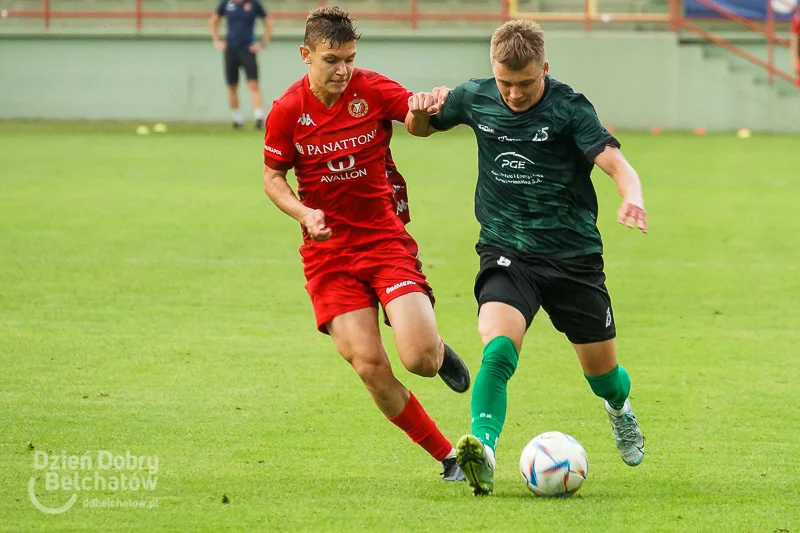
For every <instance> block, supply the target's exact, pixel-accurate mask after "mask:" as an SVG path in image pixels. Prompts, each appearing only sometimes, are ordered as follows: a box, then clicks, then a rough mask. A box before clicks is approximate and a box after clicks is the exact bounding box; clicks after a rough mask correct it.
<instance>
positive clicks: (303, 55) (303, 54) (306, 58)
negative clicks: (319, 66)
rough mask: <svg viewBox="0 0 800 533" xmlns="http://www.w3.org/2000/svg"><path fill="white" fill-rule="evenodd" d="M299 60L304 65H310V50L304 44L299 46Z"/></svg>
mask: <svg viewBox="0 0 800 533" xmlns="http://www.w3.org/2000/svg"><path fill="white" fill-rule="evenodd" d="M300 59H302V60H303V63H305V64H306V65H310V64H311V49H310V48H309V47H308V46H306V45H304V44H301V45H300Z"/></svg>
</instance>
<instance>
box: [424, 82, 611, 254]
mask: <svg viewBox="0 0 800 533" xmlns="http://www.w3.org/2000/svg"><path fill="white" fill-rule="evenodd" d="M458 124H466V125H468V126H469V127H471V128H472V129H473V131H474V132H475V137H476V138H477V141H478V185H477V187H476V188H475V216H476V217H477V219H478V222H479V223H480V225H481V232H480V238H479V242H480V243H481V244H489V245H493V246H499V247H501V248H505V249H508V250H509V251H516V252H518V253H520V254H523V255H539V256H548V257H553V258H570V257H577V256H581V255H588V254H593V253H602V251H603V242H602V240H601V238H600V232H599V231H598V229H597V224H596V221H597V196H596V195H595V192H594V186H593V185H592V180H591V177H590V174H591V172H592V167H593V166H594V158H595V157H597V155H599V154H600V153H601V152H602V151H603V150H604V149H605V147H606V146H615V147H617V148H619V146H620V144H619V141H617V140H616V139H615V138H614V137H613V136H612V135H611V134H610V133H609V132H608V130H606V129H605V128H604V127H603V126H602V125H601V124H600V120H599V119H598V118H597V113H596V112H595V110H594V107H593V106H592V104H591V103H590V102H589V100H587V99H586V97H585V96H583V95H582V94H580V93H576V92H574V91H573V90H572V88H571V87H569V86H568V85H566V84H563V83H561V82H559V81H557V80H555V79H553V78H550V77H549V76H548V77H547V78H546V79H545V90H544V94H543V95H542V98H541V100H539V102H538V103H537V104H536V105H534V106H533V107H532V108H530V109H528V110H527V111H523V112H520V113H518V112H515V111H512V110H511V109H510V108H509V107H508V106H507V105H506V104H505V102H503V98H502V96H501V95H500V91H499V90H498V88H497V84H496V83H495V79H494V78H483V79H472V80H470V81H468V82H466V83H464V84H462V85H459V86H458V87H456V88H455V89H453V90H452V91H451V92H450V94H449V95H448V97H447V100H446V101H445V103H444V106H442V109H441V111H440V112H439V113H438V114H437V115H434V116H432V117H431V126H433V127H434V128H436V129H437V130H447V129H450V128H452V127H454V126H456V125H458Z"/></svg>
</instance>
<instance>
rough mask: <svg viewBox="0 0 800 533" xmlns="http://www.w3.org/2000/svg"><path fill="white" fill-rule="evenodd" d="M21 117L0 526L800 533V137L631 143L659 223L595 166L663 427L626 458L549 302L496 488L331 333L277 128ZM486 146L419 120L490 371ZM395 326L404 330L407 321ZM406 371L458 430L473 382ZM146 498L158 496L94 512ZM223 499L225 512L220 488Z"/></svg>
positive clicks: (622, 300) (637, 366)
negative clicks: (64, 471) (484, 306)
mask: <svg viewBox="0 0 800 533" xmlns="http://www.w3.org/2000/svg"><path fill="white" fill-rule="evenodd" d="M133 129H134V128H133V126H131V125H102V126H98V125H85V124H84V125H51V124H11V123H0V154H2V155H0V159H1V160H2V163H0V365H2V366H1V368H2V370H0V428H1V429H2V433H0V464H2V468H1V469H0V517H2V518H0V530H2V531H13V532H18V531H48V532H49V531H178V530H190V531H213V532H216V531H234V530H236V531H242V530H248V531H266V530H272V531H278V530H281V531H298V530H315V531H340V530H341V531H345V530H359V529H360V530H368V531H460V532H467V531H484V530H486V531H523V530H531V529H535V530H537V531H593V532H595V531H637V532H638V531H726V532H747V531H758V532H770V533H772V532H780V533H785V532H798V531H800V474H799V472H800V458H798V457H799V456H800V415H799V414H798V413H799V412H800V411H798V405H800V385H799V384H800V370H798V368H799V367H800V365H799V364H798V350H799V349H800V328H798V324H799V323H800V230H798V227H799V226H800V214H798V200H800V175H798V171H797V168H798V167H797V157H796V156H797V152H798V146H800V138H798V137H780V136H756V137H754V138H752V139H749V140H740V139H737V138H735V136H733V135H726V136H706V137H702V138H700V137H694V136H688V135H679V134H665V135H661V136H657V137H656V136H650V135H643V134H634V133H621V134H620V135H619V137H620V139H621V141H622V143H623V149H624V151H625V153H626V154H627V156H628V157H629V159H630V161H631V162H632V163H633V164H634V166H635V167H636V168H637V169H638V170H639V172H640V174H641V176H642V179H643V182H644V187H645V200H646V204H647V207H648V210H649V215H650V234H649V235H647V236H642V235H639V234H637V233H635V232H633V231H631V230H628V229H626V228H622V227H619V226H617V225H616V222H615V213H616V207H617V205H618V200H617V197H616V190H615V188H614V186H613V183H612V182H611V180H610V179H608V178H606V177H605V176H604V175H602V173H600V172H596V174H595V184H596V187H597V189H598V195H599V199H600V206H601V215H600V222H599V224H600V228H601V231H602V232H603V235H604V239H605V244H606V261H607V265H608V266H607V273H608V278H609V279H608V285H609V289H610V291H611V294H612V297H613V299H614V305H615V314H616V319H617V324H618V326H617V327H618V333H619V339H618V342H619V349H620V358H621V362H622V363H623V364H624V365H625V366H626V368H627V369H628V371H629V372H630V375H631V378H632V380H633V390H632V399H633V405H634V407H635V408H636V412H637V415H638V418H639V420H640V422H641V425H642V428H643V431H644V433H645V436H646V438H647V457H646V459H645V461H644V463H643V464H642V465H641V466H639V467H637V468H635V469H634V468H629V467H627V466H625V465H624V464H623V463H622V461H621V460H620V458H619V456H618V454H617V451H616V448H615V447H614V445H613V438H612V436H611V432H610V428H609V426H608V421H607V420H606V417H605V413H604V411H603V409H602V405H601V403H600V402H599V401H598V400H597V398H595V397H594V396H593V395H592V393H591V391H590V389H589V387H588V385H587V383H586V382H585V380H584V379H583V376H582V375H581V372H580V367H579V366H578V363H577V360H576V359H575V357H574V354H573V353H572V350H571V348H570V347H569V345H568V343H567V342H566V340H565V339H564V338H562V337H561V336H560V335H559V334H557V333H556V332H555V330H554V329H553V328H552V326H551V325H550V323H549V321H548V319H547V317H546V315H544V314H541V315H539V316H538V317H537V320H536V321H535V323H534V326H533V327H532V329H531V331H530V332H529V334H528V337H527V340H526V346H525V349H524V350H523V353H522V357H521V360H520V367H519V369H518V371H517V374H516V375H515V377H514V378H513V380H512V382H511V385H510V399H509V414H508V420H509V421H508V423H507V425H506V430H505V432H504V434H503V437H502V439H501V444H500V448H499V449H498V460H499V464H498V471H497V479H496V493H495V495H494V496H493V497H491V498H487V499H480V500H476V499H475V498H473V497H472V496H470V495H469V493H468V489H467V487H466V485H464V484H457V485H455V484H447V485H445V484H444V483H442V482H441V481H440V480H439V476H438V472H439V470H440V468H439V465H438V464H437V463H436V462H434V461H433V460H432V459H430V458H429V457H428V456H427V455H426V454H425V453H424V452H423V451H422V450H421V449H419V448H417V447H415V446H414V445H412V444H411V443H410V441H408V439H407V437H406V436H405V435H403V434H402V433H401V432H400V431H399V430H397V429H396V428H395V427H394V426H392V425H391V424H389V423H388V422H386V421H385V420H383V419H382V417H381V415H380V413H379V411H378V410H377V409H376V408H375V407H374V406H373V405H372V403H371V402H370V400H369V397H368V395H367V393H366V392H365V390H364V389H363V387H362V385H361V384H360V381H359V380H358V378H357V377H356V375H355V373H354V372H353V371H352V370H351V369H350V368H349V367H348V365H347V364H346V363H344V362H343V361H342V360H341V359H340V358H339V356H338V355H337V354H336V352H335V351H334V348H333V346H332V343H331V342H330V340H329V339H328V338H327V337H325V336H322V335H320V334H318V333H317V332H316V330H315V328H314V322H313V315H312V311H311V306H310V303H309V301H308V298H307V295H306V293H305V291H304V289H303V283H304V280H303V277H302V272H301V267H300V263H299V254H298V252H297V248H298V246H299V243H300V236H299V231H298V227H297V225H296V224H295V223H294V221H292V220H290V219H288V218H287V217H285V216H284V215H282V214H281V213H279V212H278V211H277V209H276V208H274V207H273V206H272V205H271V204H270V203H269V201H268V199H267V198H266V197H265V196H264V194H263V191H262V187H261V178H260V169H261V167H260V165H261V157H260V146H261V139H260V136H259V135H258V134H257V133H256V132H253V131H252V130H251V131H245V132H232V131H228V129H227V128H224V127H221V126H220V127H215V126H205V127H188V126H185V127H183V128H177V129H176V128H173V131H170V133H168V134H166V135H150V136H148V137H138V136H136V135H134V134H133ZM473 146H474V141H473V140H472V137H471V134H470V133H469V132H453V133H450V134H445V135H440V136H435V137H433V138H431V139H428V140H422V139H412V138H409V137H408V136H407V135H405V134H398V135H396V137H395V139H394V141H393V152H394V153H395V157H396V159H397V160H398V164H399V166H400V168H401V169H402V170H403V172H404V174H405V175H406V176H407V178H408V181H409V184H410V193H411V213H412V217H413V222H412V224H411V226H410V230H411V232H412V233H413V234H414V235H415V236H416V237H417V239H418V240H419V241H420V243H421V247H422V253H423V260H424V262H425V265H426V267H425V268H426V271H427V274H428V276H429V278H430V280H431V282H432V284H433V286H434V289H435V290H436V294H437V316H438V321H439V325H440V330H441V332H442V334H443V335H444V337H445V338H446V339H447V340H448V341H449V342H450V343H451V344H452V345H453V346H454V347H455V348H456V349H457V350H458V351H459V352H460V353H461V354H462V355H463V357H464V358H465V360H466V361H467V363H468V364H469V366H470V368H471V370H472V373H473V375H474V374H475V373H477V370H478V366H479V362H480V353H481V344H480V340H479V338H478V335H477V332H476V318H475V312H476V308H475V303H474V301H473V298H472V295H471V291H472V281H473V278H474V274H475V270H476V268H477V261H476V256H475V254H474V249H473V245H474V242H475V240H476V236H477V227H476V223H475V222H474V219H473V216H472V193H473V189H474V179H475V178H474V176H475V154H474V147H473ZM387 339H388V337H387ZM387 344H388V345H389V346H390V348H389V352H390V355H391V357H392V360H393V362H395V365H394V366H395V369H396V372H397V374H398V375H399V377H400V379H401V380H402V381H403V382H404V383H406V384H407V385H408V386H409V388H411V389H412V390H413V391H414V392H415V393H416V394H417V396H418V397H419V398H420V400H421V401H422V402H423V404H424V405H425V406H426V407H427V409H428V411H429V413H430V414H431V415H432V416H433V417H434V418H435V420H436V421H437V422H438V424H439V427H440V428H441V429H442V430H443V431H444V432H445V434H446V435H448V436H449V437H451V438H452V439H457V438H458V437H459V436H461V435H462V434H464V433H466V432H467V431H468V430H469V416H470V413H469V396H468V395H461V396H459V395H455V394H453V393H451V392H450V391H449V390H448V389H446V387H445V386H444V385H443V384H442V383H441V381H440V380H438V379H432V380H425V379H423V378H418V377H416V376H411V375H409V374H408V373H407V372H406V371H405V370H403V369H402V367H400V365H399V363H397V359H396V356H395V354H394V353H393V351H392V348H391V343H390V341H389V340H387ZM546 430H560V431H564V432H567V433H570V434H572V435H574V436H575V437H576V438H577V439H578V440H580V441H581V442H582V443H583V445H584V447H585V448H586V451H587V453H588V456H589V463H590V467H589V476H588V478H587V481H586V483H585V485H584V487H583V488H582V489H581V491H580V493H579V495H578V496H576V497H575V498H572V499H566V500H543V499H536V498H534V497H533V496H532V495H531V494H529V493H528V491H527V489H525V487H524V485H523V484H522V480H521V478H520V475H519V472H518V467H517V461H518V456H519V455H518V454H519V452H520V450H521V449H522V447H523V446H524V444H525V443H526V442H527V441H528V440H529V439H530V438H531V437H533V436H534V435H536V434H538V433H541V432H543V431H546ZM100 450H108V451H111V452H113V453H115V454H123V455H124V454H125V453H126V451H129V452H130V453H132V454H135V455H149V456H156V455H157V456H158V461H159V466H158V472H157V476H158V479H157V488H156V490H154V491H150V492H148V493H145V492H144V491H142V490H140V491H138V492H131V491H128V492H124V491H112V490H110V489H108V490H105V491H103V490H99V491H89V492H81V493H80V494H79V498H78V500H77V503H76V504H75V506H74V507H73V508H71V509H70V510H69V511H67V512H64V513H63V514H58V515H48V514H44V513H42V512H40V511H39V510H37V509H36V508H35V507H34V505H33V504H32V502H31V499H30V497H29V493H28V484H29V480H30V479H31V477H33V478H34V479H35V494H36V496H37V499H38V501H40V502H41V503H42V504H43V505H46V506H49V507H58V506H61V505H62V504H64V503H65V502H66V501H67V499H68V498H69V497H70V495H71V494H72V492H73V491H64V490H46V489H45V473H44V472H43V471H42V470H36V469H34V457H35V453H36V452H37V451H48V452H50V453H55V454H61V453H62V452H63V453H65V454H66V455H72V454H78V455H80V454H84V453H88V454H97V452H98V451H100ZM87 498H89V499H91V498H99V499H105V498H113V499H120V500H127V499H143V498H144V499H147V501H148V502H157V506H156V507H154V508H152V509H133V508H113V509H106V508H91V507H84V505H83V502H84V500H85V499H87ZM223 500H225V501H227V503H223Z"/></svg>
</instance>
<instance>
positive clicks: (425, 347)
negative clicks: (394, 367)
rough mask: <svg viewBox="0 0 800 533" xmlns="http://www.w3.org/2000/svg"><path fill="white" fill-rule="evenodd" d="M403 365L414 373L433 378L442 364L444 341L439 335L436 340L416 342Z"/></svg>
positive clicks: (404, 358)
mask: <svg viewBox="0 0 800 533" xmlns="http://www.w3.org/2000/svg"><path fill="white" fill-rule="evenodd" d="M401 359H402V361H403V366H405V367H406V370H408V371H409V372H411V373H412V374H416V375H418V376H422V377H425V378H432V377H434V376H435V375H436V374H437V373H438V372H439V368H440V367H441V366H442V342H441V340H440V339H439V338H438V337H437V338H436V339H435V341H431V342H428V343H424V344H416V346H415V347H414V349H413V351H412V353H411V354H409V355H408V356H406V357H403V356H402V354H401Z"/></svg>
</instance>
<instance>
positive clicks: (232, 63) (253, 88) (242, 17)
mask: <svg viewBox="0 0 800 533" xmlns="http://www.w3.org/2000/svg"><path fill="white" fill-rule="evenodd" d="M222 17H226V18H227V19H228V29H227V33H226V36H225V40H224V41H223V40H222V39H221V38H220V36H219V21H220V19H221V18H222ZM256 18H260V19H262V20H263V21H264V35H263V36H262V37H261V42H256V38H255V24H256ZM209 27H210V29H211V38H212V39H213V40H214V46H216V47H217V49H218V50H221V51H222V52H223V53H224V57H225V81H226V83H227V84H228V104H229V105H230V107H231V113H232V114H233V127H234V129H240V128H242V126H244V119H243V118H242V112H241V110H240V109H239V92H238V89H239V70H240V69H244V75H245V77H246V78H247V88H248V89H249V90H250V98H251V100H252V102H253V120H254V121H255V126H256V128H257V129H259V130H260V129H263V127H264V108H263V107H262V105H263V104H262V103H261V102H262V100H261V90H260V89H259V87H258V61H257V60H256V54H257V53H258V52H260V51H261V50H262V49H263V48H265V47H266V46H267V44H269V40H270V37H271V36H272V20H271V19H270V18H269V17H268V16H267V11H266V9H264V6H262V5H261V3H260V2H259V1H258V0H222V1H221V2H220V3H219V6H217V10H216V11H215V12H214V13H212V14H211V18H210V20H209Z"/></svg>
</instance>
